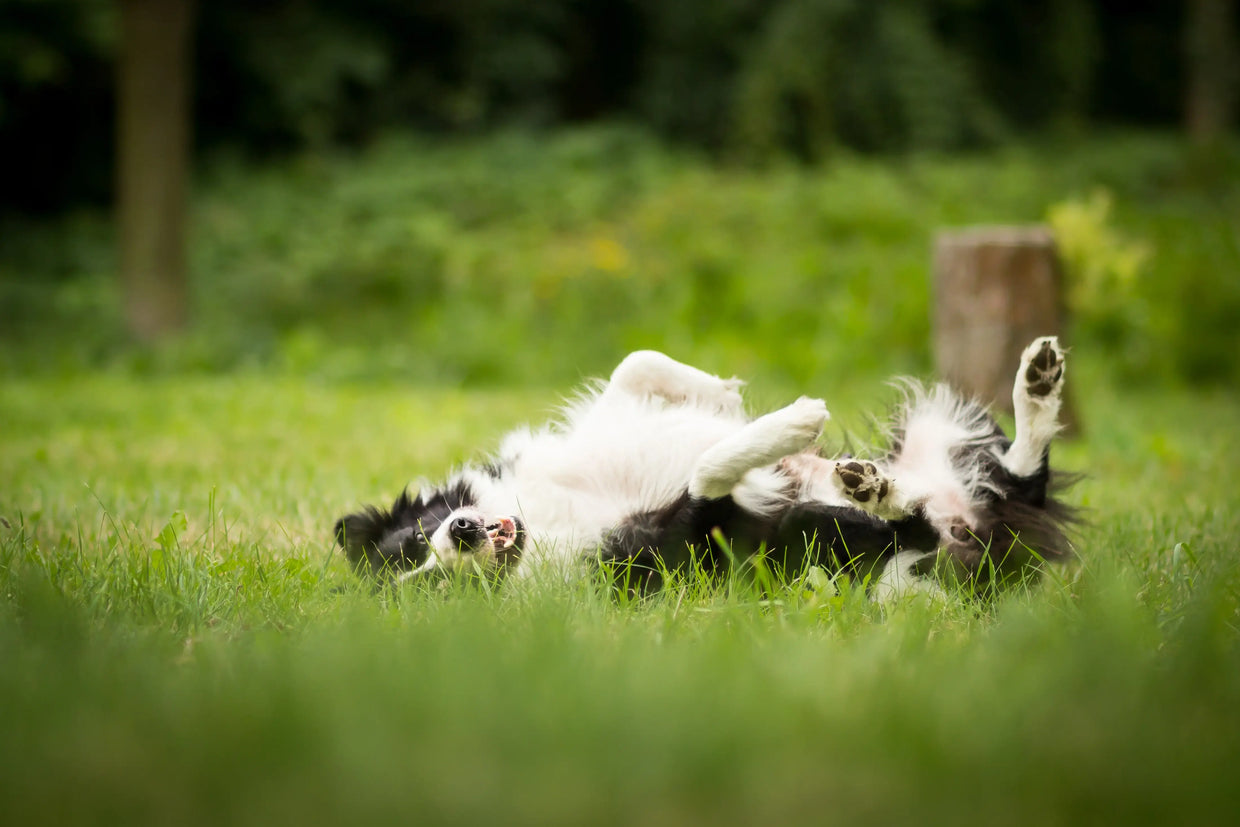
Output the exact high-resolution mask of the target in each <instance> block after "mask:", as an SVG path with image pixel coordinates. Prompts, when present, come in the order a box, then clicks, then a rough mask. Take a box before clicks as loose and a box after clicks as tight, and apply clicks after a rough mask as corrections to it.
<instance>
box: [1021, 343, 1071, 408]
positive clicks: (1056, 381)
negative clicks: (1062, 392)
mask: <svg viewBox="0 0 1240 827" xmlns="http://www.w3.org/2000/svg"><path fill="white" fill-rule="evenodd" d="M1065 361H1066V360H1065V354H1064V351H1063V349H1062V348H1060V347H1059V340H1058V339H1057V338H1056V337H1054V336H1044V337H1042V338H1041V339H1035V340H1034V342H1033V344H1031V345H1029V347H1027V348H1025V352H1024V353H1023V354H1022V355H1021V358H1020V375H1021V376H1022V377H1023V379H1024V384H1025V392H1026V393H1027V394H1028V395H1029V396H1030V397H1031V398H1035V399H1041V398H1045V397H1048V396H1051V395H1052V394H1058V392H1059V389H1060V388H1061V387H1062V385H1063V373H1064V365H1065Z"/></svg>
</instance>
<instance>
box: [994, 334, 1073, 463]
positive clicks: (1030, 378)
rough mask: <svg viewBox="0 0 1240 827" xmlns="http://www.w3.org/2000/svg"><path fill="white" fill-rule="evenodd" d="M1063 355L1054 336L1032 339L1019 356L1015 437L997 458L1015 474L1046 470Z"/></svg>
mask: <svg viewBox="0 0 1240 827" xmlns="http://www.w3.org/2000/svg"><path fill="white" fill-rule="evenodd" d="M1065 356H1066V354H1065V353H1064V351H1063V349H1062V348H1060V346H1059V340H1058V339H1057V338H1055V337H1054V336H1044V337H1043V338H1041V339H1036V340H1034V342H1033V343H1032V344H1031V345H1029V347H1027V348H1025V352H1024V353H1023V354H1022V355H1021V359H1020V369H1019V370H1018V371H1017V372H1016V382H1015V384H1014V387H1013V389H1012V403H1013V405H1014V407H1015V408H1016V437H1015V439H1013V441H1012V445H1011V447H1009V448H1008V450H1007V452H1006V453H1005V454H1004V455H1003V456H1002V457H1000V462H1002V463H1003V467H1004V468H1006V469H1007V470H1008V471H1010V472H1012V473H1013V474H1015V475H1016V476H1018V477H1029V476H1033V475H1034V474H1037V473H1038V472H1039V471H1045V469H1046V461H1047V452H1048V451H1049V450H1050V445H1051V440H1052V439H1054V438H1055V434H1057V433H1059V428H1060V425H1059V407H1060V404H1061V401H1062V398H1063V380H1064V367H1065V363H1066V361H1067V360H1066V358H1065Z"/></svg>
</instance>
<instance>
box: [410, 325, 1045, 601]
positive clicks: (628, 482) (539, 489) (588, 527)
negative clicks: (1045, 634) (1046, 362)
mask: <svg viewBox="0 0 1240 827" xmlns="http://www.w3.org/2000/svg"><path fill="white" fill-rule="evenodd" d="M1046 343H1049V344H1050V346H1051V347H1052V348H1053V349H1054V351H1055V353H1056V354H1059V355H1060V356H1061V357H1062V351H1061V350H1060V349H1059V347H1058V342H1057V341H1056V340H1055V339H1054V338H1053V337H1046V338H1043V339H1038V340H1037V341H1035V342H1034V343H1033V344H1031V345H1030V346H1029V347H1028V348H1027V349H1026V351H1025V353H1024V354H1023V356H1022V361H1021V369H1020V371H1019V372H1018V374H1017V379H1016V385H1015V389H1014V402H1015V407H1016V435H1015V439H1014V441H1013V442H1012V444H1011V445H1010V447H1009V448H1008V449H1007V450H1006V451H1002V452H999V451H996V452H995V454H996V458H997V459H998V461H999V462H1000V463H1001V464H1002V465H1003V466H1005V467H1006V468H1007V469H1008V470H1010V471H1011V472H1012V473H1015V474H1018V475H1028V474H1032V473H1033V472H1034V471H1036V470H1037V468H1038V467H1039V465H1040V463H1041V462H1043V457H1044V455H1045V452H1046V449H1047V446H1048V445H1049V443H1050V440H1051V439H1052V438H1053V437H1054V435H1055V433H1056V432H1057V430H1058V427H1059V426H1058V420H1057V414H1058V410H1059V404H1060V385H1059V384H1055V385H1054V387H1053V389H1052V391H1051V392H1050V393H1049V394H1047V395H1045V396H1042V397H1033V396H1031V395H1030V393H1029V392H1028V390H1027V387H1026V386H1027V380H1026V379H1025V375H1026V370H1027V369H1028V367H1029V365H1030V363H1031V361H1032V360H1033V358H1034V356H1035V355H1036V354H1037V353H1038V351H1039V350H1040V349H1042V348H1043V347H1044V346H1045V345H1046ZM1060 366H1061V368H1062V358H1061V359H1060ZM1060 378H1061V377H1060ZM742 385H743V383H742V382H741V381H740V380H738V379H721V378H719V377H717V376H713V375H711V374H709V373H706V372H704V371H701V370H698V369H696V368H693V367H690V366H688V365H684V364H681V363H679V362H677V361H675V360H673V359H671V358H670V357H668V356H665V355H663V354H661V353H657V352H655V351H648V350H647V351H638V352H635V353H632V354H630V355H629V356H628V357H627V358H625V359H624V361H623V362H621V363H620V365H619V366H618V367H617V368H616V369H615V371H614V372H613V373H612V375H611V379H610V381H608V382H606V383H598V384H596V385H595V386H593V387H592V388H590V389H589V390H588V391H587V392H585V393H584V394H583V395H582V396H580V397H579V398H578V399H576V400H575V401H573V402H570V403H569V404H568V405H567V407H566V408H565V409H564V412H563V415H562V417H561V419H559V420H558V421H556V422H553V423H552V424H550V425H548V426H546V427H544V428H543V429H541V430H537V431H533V430H529V429H521V430H518V431H515V432H513V433H511V434H509V435H508V436H507V437H506V438H505V439H504V440H503V442H502V444H501V446H500V449H499V452H498V455H497V457H496V465H497V466H498V467H499V469H500V471H499V473H498V474H493V473H488V472H485V471H483V470H480V469H473V468H466V469H464V470H462V471H460V472H458V474H457V475H456V476H455V477H454V478H453V480H457V481H463V482H465V483H467V484H468V485H469V486H470V488H472V490H473V492H474V493H475V495H476V502H475V503H474V504H473V505H471V507H470V508H468V509H459V510H458V512H454V513H453V514H452V515H451V516H450V517H449V518H448V520H445V521H444V523H443V526H441V528H440V529H439V530H438V531H436V532H435V534H434V536H432V537H431V538H430V540H431V547H432V556H431V558H430V559H429V560H427V561H426V563H425V564H424V565H422V566H421V567H419V568H418V569H417V570H415V571H414V572H410V573H407V574H406V575H405V576H406V577H408V576H413V575H417V574H421V573H422V572H423V571H425V570H428V569H430V568H435V567H451V566H453V565H455V564H456V563H457V562H459V560H460V559H461V555H460V554H459V551H458V550H457V549H456V548H454V545H455V544H454V543H453V541H452V538H451V537H449V536H448V533H447V531H446V528H445V527H446V526H447V524H448V522H449V521H450V520H451V519H453V517H455V516H457V515H458V514H463V513H465V512H467V511H468V512H469V513H470V514H481V515H482V516H483V518H484V519H490V518H491V517H493V516H495V515H513V516H516V517H519V518H520V520H521V521H522V522H523V524H524V525H525V526H526V527H527V530H528V534H529V536H528V542H527V543H526V546H525V549H524V553H523V554H522V556H521V561H520V563H519V565H518V568H517V570H516V573H517V574H518V575H520V574H528V573H529V572H531V571H534V570H537V569H539V568H544V567H547V566H562V565H564V564H566V563H570V564H575V563H578V562H579V561H580V559H581V558H582V556H583V555H585V554H588V553H590V552H591V551H592V550H596V549H597V548H598V547H599V545H600V543H601V542H602V540H603V538H604V536H605V534H606V533H607V532H608V531H609V530H611V529H613V528H614V527H615V526H616V525H617V524H619V523H620V522H621V521H622V520H623V519H624V518H625V517H627V516H629V515H631V514H634V513H639V512H644V511H650V510H653V509H658V508H661V507H663V506H665V505H667V504H669V503H671V502H672V501H674V500H675V499H676V498H677V497H679V496H681V495H682V494H683V493H684V492H685V491H686V489H687V490H688V492H689V493H690V494H691V495H692V496H695V497H703V498H718V497H723V496H727V495H731V496H732V498H733V499H734V500H735V501H736V502H737V504H738V505H740V506H741V507H742V508H744V509H745V510H747V511H750V512H753V513H756V514H766V513H771V512H773V511H774V510H776V509H779V508H781V507H786V506H787V505H788V495H787V493H786V492H787V490H788V481H789V478H790V477H791V478H792V480H793V481H794V483H795V494H794V498H795V499H797V500H801V501H815V502H819V503H824V504H828V505H839V506H850V507H856V508H860V509H862V510H865V511H868V512H869V513H872V514H874V515H875V516H878V517H882V518H884V519H898V518H900V517H902V516H905V515H908V514H909V513H911V512H912V511H913V509H915V508H920V509H921V510H922V512H923V513H924V514H925V516H926V518H927V519H928V520H929V521H930V523H931V524H932V525H934V526H935V527H936V528H937V529H939V531H940V532H941V533H945V532H949V531H951V530H952V529H953V528H959V527H961V526H963V527H964V528H965V530H967V529H968V528H969V527H970V526H972V525H973V524H974V516H975V515H974V511H975V509H976V508H977V507H978V504H979V497H980V496H981V494H982V493H983V492H984V488H985V485H986V483H985V481H984V480H983V478H982V476H981V475H980V474H979V473H978V472H977V470H976V469H970V468H961V467H959V465H958V464H956V463H955V462H954V461H953V458H952V451H953V449H954V448H955V447H956V446H961V445H968V444H970V443H978V444H982V442H983V441H986V440H993V431H992V428H993V424H992V422H991V421H990V420H989V419H988V417H987V415H986V412H985V410H984V409H983V408H982V407H981V406H979V405H976V404H974V403H969V402H964V401H962V400H960V398H959V397H957V396H956V395H955V394H953V393H951V392H950V391H949V390H948V389H947V388H946V387H944V386H938V387H935V388H933V389H931V390H929V391H923V390H920V389H918V388H916V387H914V386H912V385H910V390H909V399H908V401H907V404H906V411H905V416H904V418H903V426H904V433H903V435H902V444H901V448H900V451H899V452H898V453H896V454H895V455H894V456H893V457H892V458H891V460H890V461H889V462H886V463H883V462H867V463H864V465H865V468H866V470H865V471H864V472H863V477H864V486H868V490H869V491H870V492H871V494H873V496H869V497H867V498H866V499H864V501H863V500H862V498H861V497H860V496H859V495H858V493H857V489H856V487H855V486H850V485H848V484H846V483H845V479H847V475H846V474H843V473H842V467H843V466H844V465H845V464H846V462H848V461H846V460H834V459H825V458H822V457H819V456H817V455H816V454H815V453H813V452H812V451H807V449H809V448H811V446H813V444H814V442H815V441H816V440H817V438H818V436H819V435H820V433H821V431H822V428H823V424H824V422H825V421H826V420H827V419H828V413H827V408H826V405H825V403H824V402H823V401H822V400H820V399H811V398H807V397H803V398H801V399H798V400H797V401H796V402H794V403H792V404H791V405H788V406H787V407H785V408H782V409H779V410H777V411H774V412H773V413H769V414H767V415H765V416H761V417H758V418H757V419H753V420H750V419H749V418H748V417H747V416H746V414H745V411H744V408H743V403H742V399H741V394H740V388H741V386H742ZM854 464H855V463H854ZM880 490H881V495H879V494H880ZM921 556H924V553H917V552H902V553H901V554H898V555H896V556H895V557H894V558H893V559H892V560H890V561H888V563H887V565H886V568H885V570H884V572H883V573H882V575H881V576H880V578H879V580H878V589H877V590H876V593H878V594H880V596H883V595H888V596H889V594H890V593H894V592H897V591H900V590H901V589H903V588H904V586H905V585H906V584H907V582H909V578H908V576H907V569H908V566H909V565H910V564H911V563H913V562H916V560H917V559H918V558H920V557H921Z"/></svg>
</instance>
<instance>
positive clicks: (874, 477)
mask: <svg viewBox="0 0 1240 827" xmlns="http://www.w3.org/2000/svg"><path fill="white" fill-rule="evenodd" d="M835 473H836V474H838V475H839V478H840V482H841V483H842V484H843V487H844V494H845V495H846V496H849V497H851V498H852V499H854V500H856V501H857V502H859V503H868V502H869V501H870V500H871V499H873V500H874V501H875V502H876V503H877V502H882V501H883V500H884V499H885V498H886V496H887V492H888V491H889V490H890V488H891V483H890V482H889V481H888V480H887V478H886V477H884V476H883V475H882V474H880V473H879V471H878V468H877V467H875V465H874V463H872V462H857V461H852V462H846V463H843V464H842V465H837V466H836V467H835Z"/></svg>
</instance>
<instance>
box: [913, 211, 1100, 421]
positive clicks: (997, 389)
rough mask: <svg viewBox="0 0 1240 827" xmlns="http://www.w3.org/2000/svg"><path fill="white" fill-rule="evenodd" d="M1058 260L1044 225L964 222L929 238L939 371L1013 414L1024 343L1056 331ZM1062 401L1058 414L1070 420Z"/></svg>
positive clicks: (1059, 323) (1059, 322) (1059, 324)
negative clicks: (967, 224)
mask: <svg viewBox="0 0 1240 827" xmlns="http://www.w3.org/2000/svg"><path fill="white" fill-rule="evenodd" d="M1063 321H1064V311H1063V265H1062V263H1061V261H1060V258H1059V252H1058V249H1057V248H1056V246H1055V237H1054V235H1053V234H1052V233H1051V230H1050V228H1049V227H1043V226H1017V227H1001V226H996V227H970V228H966V229H963V230H951V231H945V232H941V233H939V234H938V236H937V237H936V238H935V241H934V355H935V361H936V363H937V365H938V371H939V375H940V376H942V377H943V378H944V379H946V380H947V381H948V382H949V383H951V385H952V386H954V387H955V388H957V389H958V390H960V391H962V392H964V393H966V394H969V395H971V396H975V397H977V398H978V399H980V400H981V401H983V402H985V403H986V404H988V405H991V406H992V407H994V408H995V409H998V410H1004V411H1007V412H1008V413H1011V412H1012V382H1013V380H1014V378H1015V376H1016V368H1017V366H1018V365H1019V364H1020V354H1021V351H1022V350H1024V348H1025V346H1026V345H1028V344H1029V343H1030V342H1031V341H1033V340H1034V339H1036V338H1038V337H1039V336H1051V335H1054V336H1061V335H1062V333H1063ZM1067 401H1068V400H1067V399H1065V400H1064V403H1065V404H1064V407H1063V409H1062V412H1061V418H1062V420H1063V421H1064V422H1065V423H1066V424H1067V425H1068V426H1069V427H1073V426H1074V425H1075V422H1076V420H1075V417H1074V416H1073V413H1072V411H1071V406H1070V405H1068V404H1067Z"/></svg>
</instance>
